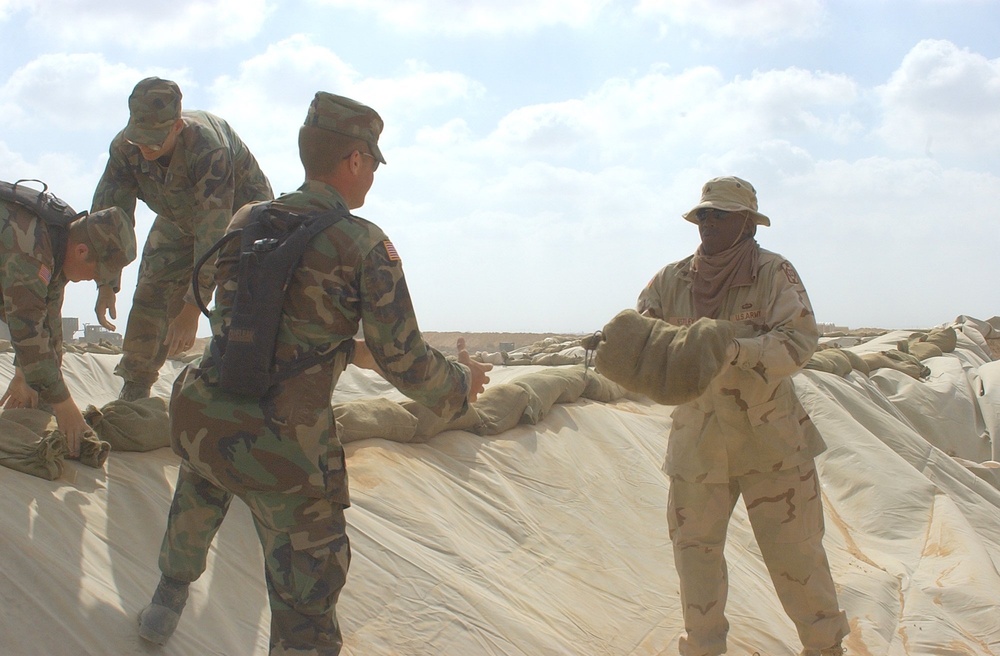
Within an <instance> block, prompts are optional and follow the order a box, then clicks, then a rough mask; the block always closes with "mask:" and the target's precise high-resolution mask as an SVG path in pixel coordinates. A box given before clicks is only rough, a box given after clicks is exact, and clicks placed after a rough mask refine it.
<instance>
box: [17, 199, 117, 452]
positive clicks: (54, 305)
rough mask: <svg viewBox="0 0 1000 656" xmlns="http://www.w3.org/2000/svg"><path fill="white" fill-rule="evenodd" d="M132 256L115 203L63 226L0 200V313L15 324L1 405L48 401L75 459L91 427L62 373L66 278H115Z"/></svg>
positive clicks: (23, 404) (73, 279)
mask: <svg viewBox="0 0 1000 656" xmlns="http://www.w3.org/2000/svg"><path fill="white" fill-rule="evenodd" d="M134 259H135V233H134V231H133V229H132V224H131V223H130V222H129V220H128V217H127V216H125V213H124V212H122V211H121V210H119V209H117V208H110V209H107V210H104V211H102V212H95V213H93V214H90V215H85V216H82V217H80V218H77V219H76V220H74V221H73V222H72V223H71V224H70V225H69V226H68V228H65V229H60V228H56V227H54V226H50V225H48V224H47V223H46V222H45V221H43V220H42V218H41V217H39V216H37V215H36V214H35V213H34V212H32V211H31V210H29V209H27V208H26V207H24V206H22V205H19V204H15V203H13V202H7V201H0V291H2V292H3V306H2V307H0V319H2V320H3V321H5V322H6V323H7V326H8V327H9V328H10V335H11V342H12V343H13V345H14V363H15V369H14V378H13V379H12V380H11V381H10V384H9V386H8V387H7V391H6V392H5V393H4V395H3V397H0V405H2V406H3V407H5V408H21V407H23V408H33V407H36V406H38V405H39V403H43V404H48V405H50V406H51V408H52V412H53V414H54V415H55V417H56V421H57V423H58V426H59V429H60V430H61V431H62V432H63V434H64V435H65V436H66V441H67V447H68V450H69V453H70V456H72V457H78V456H79V452H80V451H79V449H80V439H81V438H82V437H83V434H84V433H85V432H87V431H88V430H89V427H88V426H87V423H86V422H85V421H84V419H83V415H82V414H81V413H80V409H79V407H78V406H77V405H76V402H75V401H74V400H73V397H72V396H71V395H70V393H69V389H68V388H67V387H66V383H65V381H63V377H62V370H61V366H62V342H63V334H62V303H63V295H64V293H65V289H66V283H67V282H79V281H81V280H97V281H99V282H100V281H110V280H115V279H117V278H119V277H120V276H121V270H122V268H123V267H125V266H126V265H127V264H128V263H129V262H131V261H132V260H134Z"/></svg>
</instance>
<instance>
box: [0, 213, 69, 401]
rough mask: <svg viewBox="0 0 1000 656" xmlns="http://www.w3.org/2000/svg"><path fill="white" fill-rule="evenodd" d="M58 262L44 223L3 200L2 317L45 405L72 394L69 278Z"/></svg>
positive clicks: (19, 362) (30, 382) (19, 361)
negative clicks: (66, 349)
mask: <svg viewBox="0 0 1000 656" xmlns="http://www.w3.org/2000/svg"><path fill="white" fill-rule="evenodd" d="M54 266H55V260H54V258H53V254H52V245H51V242H50V241H49V232H48V227H47V226H46V225H45V222H44V221H42V220H41V219H39V218H38V217H36V216H35V215H34V214H32V213H31V212H29V211H28V210H26V209H24V208H22V207H19V206H18V205H14V204H13V203H3V202H0V290H2V292H3V307H2V308H0V319H3V321H4V322H6V324H7V327H8V328H10V337H11V342H12V343H13V345H14V357H15V359H16V364H17V366H19V367H21V370H22V371H23V372H24V377H25V380H27V382H28V385H30V386H31V387H32V389H34V390H35V391H37V392H38V396H39V400H41V401H43V402H45V403H58V402H60V401H65V400H66V399H67V398H69V390H68V389H67V388H66V383H65V382H63V377H62V371H61V369H60V366H61V364H62V341H63V334H62V303H63V292H64V290H65V288H66V279H65V278H64V277H63V275H62V272H57V271H53V268H54Z"/></svg>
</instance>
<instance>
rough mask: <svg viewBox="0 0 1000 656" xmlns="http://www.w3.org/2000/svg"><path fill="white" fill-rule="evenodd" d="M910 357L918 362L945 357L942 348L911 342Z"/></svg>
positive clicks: (925, 343) (927, 343)
mask: <svg viewBox="0 0 1000 656" xmlns="http://www.w3.org/2000/svg"><path fill="white" fill-rule="evenodd" d="M910 355H912V356H913V357H915V358H917V359H918V360H926V359H927V358H936V357H938V356H940V355H944V353H943V352H942V351H941V348H940V347H938V346H937V345H936V344H933V343H931V342H911V343H910Z"/></svg>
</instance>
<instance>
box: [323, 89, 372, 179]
mask: <svg viewBox="0 0 1000 656" xmlns="http://www.w3.org/2000/svg"><path fill="white" fill-rule="evenodd" d="M304 125H308V126H312V127H317V128H320V129H323V130H329V131H330V132H336V133H338V134H344V135H347V136H348V137H354V138H355V139H361V140H362V141H364V142H365V143H367V144H368V146H369V147H370V148H371V149H372V155H374V156H375V159H377V160H378V161H380V162H382V163H383V164H385V163H386V162H385V157H383V156H382V151H381V150H379V148H378V136H379V135H380V134H382V128H383V126H384V123H383V122H382V117H381V116H379V115H378V112H376V111H375V110H374V109H372V108H371V107H369V106H367V105H362V104H361V103H359V102H358V101H356V100H351V99H350V98H345V97H344V96H337V95H334V94H332V93H327V92H326V91H317V92H316V96H315V97H314V98H313V100H312V102H311V103H310V104H309V111H308V112H307V113H306V122H305V124H304Z"/></svg>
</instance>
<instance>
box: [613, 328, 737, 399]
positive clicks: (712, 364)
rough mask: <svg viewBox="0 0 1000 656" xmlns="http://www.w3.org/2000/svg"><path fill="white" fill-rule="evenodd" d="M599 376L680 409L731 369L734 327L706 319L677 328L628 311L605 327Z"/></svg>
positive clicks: (735, 331)
mask: <svg viewBox="0 0 1000 656" xmlns="http://www.w3.org/2000/svg"><path fill="white" fill-rule="evenodd" d="M602 332H603V336H604V340H603V341H602V342H601V343H600V344H599V345H598V347H597V370H598V371H600V372H601V373H602V374H604V375H605V376H607V377H608V378H610V379H611V380H613V381H615V382H616V383H618V384H619V385H621V386H622V387H624V388H625V389H627V390H631V391H633V392H638V393H640V394H645V395H646V396H648V397H649V398H651V399H653V400H654V401H656V402H657V403H662V404H664V405H680V404H682V403H687V402H688V401H692V400H694V399H696V398H698V397H699V396H701V394H702V393H703V392H704V391H705V390H706V389H708V386H709V384H710V383H711V382H712V379H714V378H715V377H716V376H717V375H718V374H719V372H721V371H722V369H723V368H724V367H725V366H726V349H727V347H728V346H729V344H730V343H731V342H732V341H733V339H735V338H736V336H737V329H736V326H735V324H733V323H732V322H730V321H724V320H719V319H707V318H701V319H698V320H697V321H696V322H694V323H693V324H691V325H690V326H674V325H671V324H669V323H667V322H665V321H661V320H659V319H653V318H651V317H644V316H642V315H640V314H639V313H638V312H636V311H635V310H623V311H622V312H619V313H618V315H617V316H615V317H614V318H613V319H612V320H611V322H610V323H608V325H606V326H605V327H604V330H603V331H602Z"/></svg>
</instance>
